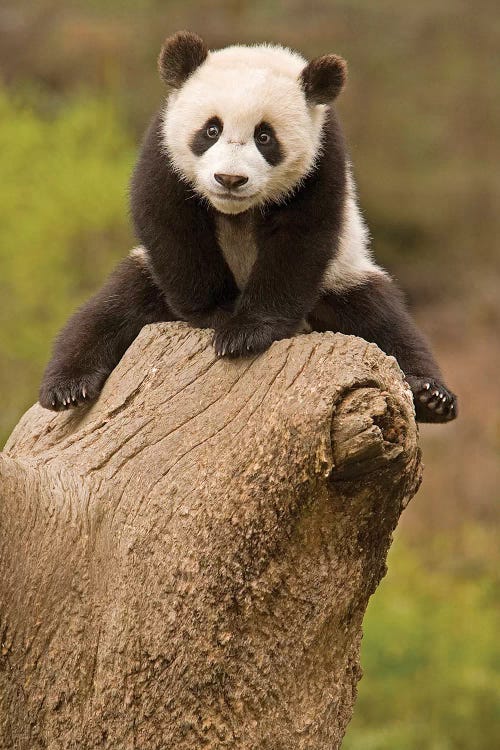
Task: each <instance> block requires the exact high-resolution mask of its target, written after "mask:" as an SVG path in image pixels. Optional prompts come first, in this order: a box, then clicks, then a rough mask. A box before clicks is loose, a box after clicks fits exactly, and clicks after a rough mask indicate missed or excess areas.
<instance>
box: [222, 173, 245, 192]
mask: <svg viewBox="0 0 500 750" xmlns="http://www.w3.org/2000/svg"><path fill="white" fill-rule="evenodd" d="M214 179H215V181H216V182H218V183H219V185H222V187H225V188H226V190H236V189H237V188H240V187H242V186H243V185H246V183H247V182H248V177H244V176H243V175H241V174H220V173H219V174H214Z"/></svg>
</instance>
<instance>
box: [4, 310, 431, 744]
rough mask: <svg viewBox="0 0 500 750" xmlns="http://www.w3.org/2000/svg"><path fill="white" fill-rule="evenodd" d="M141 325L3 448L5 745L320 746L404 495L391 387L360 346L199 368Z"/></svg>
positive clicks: (180, 330)
mask: <svg viewBox="0 0 500 750" xmlns="http://www.w3.org/2000/svg"><path fill="white" fill-rule="evenodd" d="M210 338H211V335H210V332H209V331H201V330H196V329H192V328H190V327H189V326H188V325H186V324H182V323H175V324H160V325H156V326H148V327H146V328H145V329H144V330H143V331H142V333H141V335H140V336H139V337H138V339H137V340H136V341H135V342H134V344H133V345H132V346H131V347H130V349H129V350H128V352H127V353H126V354H125V356H124V357H123V359H122V361H121V362H120V364H119V366H118V367H117V368H116V370H115V371H114V372H113V373H112V375H111V376H110V378H109V380H108V382H107V384H106V386H105V389H104V391H103V394H102V396H101V398H100V399H99V401H98V402H97V403H96V404H95V405H94V406H92V407H88V408H85V409H80V410H78V411H74V412H64V413H59V414H56V413H52V412H48V411H45V410H44V409H42V408H41V407H40V406H39V405H35V406H33V407H32V408H31V409H30V410H29V411H28V412H27V413H26V414H25V415H24V417H23V418H22V419H21V421H20V423H19V424H18V426H17V427H16V429H15V430H14V432H13V434H12V436H11V438H10V439H9V441H8V443H7V446H6V448H5V452H4V453H3V454H0V565H1V582H0V635H1V639H2V642H1V653H0V667H1V669H0V693H1V704H0V747H1V748H2V750H3V749H4V748H8V749H9V750H11V749H12V750H41V749H42V748H43V749H44V750H73V749H74V750H77V749H78V750H89V749H90V748H113V749H116V750H132V749H137V750H153V748H154V749H157V750H169V749H170V748H172V750H174V749H175V750H188V749H189V750H198V748H208V749H209V750H215V749H216V748H234V749H235V750H295V749H297V750H306V749H307V750H333V749H334V748H338V747H340V743H341V740H342V737H343V734H344V731H345V728H346V724H347V722H348V721H349V719H350V718H351V715H352V711H353V704H354V699H355V694H356V683H357V681H358V679H359V677H360V667H359V647H360V639H361V624H362V618H363V615H364V612H365V609H366V605H367V602H368V598H369V596H370V595H371V594H372V593H373V592H374V590H375V588H376V586H377V584H378V582H379V581H380V578H381V577H382V576H383V575H384V572H385V560H386V555H387V551H388V548H389V545H390V541H391V534H392V531H393V529H394V527H395V526H396V523H397V521H398V518H399V515H400V513H401V510H402V509H403V508H404V506H405V505H406V503H407V502H408V501H409V499H410V498H411V497H412V495H413V494H414V493H415V491H416V489H417V487H418V483H419V479H420V454H419V449H418V445H417V429H416V425H415V421H414V416H413V405H412V398H411V394H410V391H409V389H408V387H407V386H406V384H405V383H404V381H403V378H402V375H401V372H400V370H399V367H398V366H397V364H396V362H395V360H394V359H393V358H390V357H386V356H385V355H384V354H383V353H382V352H381V351H380V350H379V349H377V347H376V346H374V345H373V344H367V343H366V342H365V341H362V340H361V339H357V338H354V337H350V336H342V335H339V334H335V335H334V334H330V333H326V334H317V333H311V334H308V335H301V336H297V337H295V338H293V339H288V340H284V341H280V342H277V343H275V344H274V345H273V346H272V347H271V349H270V350H269V351H267V352H266V353H265V354H263V355H261V356H260V357H254V358H251V359H246V360H235V361H228V360H218V359H216V357H215V355H214V352H213V349H212V347H211V345H210Z"/></svg>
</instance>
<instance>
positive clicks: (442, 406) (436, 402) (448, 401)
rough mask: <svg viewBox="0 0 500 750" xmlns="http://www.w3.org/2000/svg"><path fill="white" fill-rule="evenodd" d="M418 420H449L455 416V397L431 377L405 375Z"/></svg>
mask: <svg viewBox="0 0 500 750" xmlns="http://www.w3.org/2000/svg"><path fill="white" fill-rule="evenodd" d="M406 379H407V381H408V383H409V384H410V388H411V390H412V393H413V401H414V403H415V414H416V416H417V421H418V422H450V421H451V420H452V419H455V418H456V416H457V413H458V412H457V397H456V396H455V394H454V393H452V392H451V391H449V390H448V388H446V386H444V385H443V384H442V383H440V382H439V381H437V380H434V379H432V378H417V377H414V376H407V378H406Z"/></svg>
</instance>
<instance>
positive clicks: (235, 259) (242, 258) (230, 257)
mask: <svg viewBox="0 0 500 750" xmlns="http://www.w3.org/2000/svg"><path fill="white" fill-rule="evenodd" d="M215 225H216V232H217V241H218V243H219V247H220V249H221V250H222V253H223V255H224V258H225V259H226V263H227V264H228V266H229V268H230V269H231V272H232V274H233V276H234V278H235V281H236V283H237V285H238V287H239V288H240V289H243V288H244V286H245V285H246V283H247V281H248V278H249V276H250V273H251V271H252V268H253V266H254V263H255V261H256V259H257V245H256V243H255V232H254V219H253V216H252V214H251V212H250V211H247V212H245V213H243V214H235V215H231V214H217V217H216V220H215Z"/></svg>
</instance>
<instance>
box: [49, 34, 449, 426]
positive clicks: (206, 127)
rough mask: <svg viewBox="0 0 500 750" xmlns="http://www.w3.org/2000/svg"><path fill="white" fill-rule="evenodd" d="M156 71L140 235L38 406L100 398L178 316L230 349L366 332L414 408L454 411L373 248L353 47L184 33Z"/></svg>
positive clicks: (141, 177) (68, 333)
mask: <svg viewBox="0 0 500 750" xmlns="http://www.w3.org/2000/svg"><path fill="white" fill-rule="evenodd" d="M159 71H160V75H161V78H162V79H163V82H164V83H165V84H166V87H167V90H168V95H167V98H166V101H165V104H164V106H163V107H162V108H161V109H160V111H159V112H158V113H157V114H156V116H155V117H154V118H153V120H152V122H151V124H150V127H149V129H148V131H147V133H146V135H145V138H144V141H143V144H142V148H141V151H140V155H139V158H138V162H137V165H136V167H135V170H134V173H133V177H132V184H131V215H132V220H133V224H134V227H135V231H136V233H137V237H138V240H139V243H140V244H139V245H138V247H136V248H135V249H134V250H133V251H132V253H131V254H130V255H129V257H127V258H126V259H125V260H124V261H122V263H121V264H120V265H118V267H117V268H116V270H115V271H114V272H113V273H112V274H111V276H110V278H109V279H108V281H107V282H106V283H105V284H104V286H103V287H102V289H101V290H100V291H99V292H97V294H96V295H95V296H94V297H93V298H92V299H91V300H90V301H89V302H87V303H86V304H85V305H84V306H83V307H82V308H81V309H80V310H78V312H76V314H75V315H74V316H73V317H72V318H71V319H70V320H69V322H68V323H67V324H66V326H65V327H64V329H63V330H62V332H61V333H60V334H59V336H58V338H57V339H56V342H55V345H54V350H53V356H52V359H51V361H50V362H49V364H48V366H47V368H46V371H45V374H44V376H43V381H42V384H41V388H40V394H39V401H40V404H41V405H42V406H43V407H45V408H47V409H53V410H56V411H59V410H64V409H68V408H71V407H76V406H79V405H81V404H84V403H90V402H92V401H93V400H95V399H96V398H97V397H98V395H99V393H100V391H101V389H102V387H103V384H104V382H105V380H106V378H107V377H108V375H109V374H110V372H111V371H112V370H113V368H114V367H115V366H116V364H117V363H118V361H119V360H120V358H121V357H122V355H123V354H124V352H125V350H126V349H127V348H128V346H129V345H130V344H131V342H132V341H133V340H134V339H135V337H136V336H137V335H138V334H139V332H140V330H141V329H142V327H143V326H144V325H146V324H148V323H155V322H159V321H176V320H182V321H187V322H188V323H190V324H192V325H194V326H198V327H202V328H211V329H213V330H214V334H213V346H214V348H215V352H216V354H217V356H219V357H228V358H231V357H244V356H251V355H256V354H258V353H259V352H262V351H264V350H265V349H267V348H268V347H269V346H270V345H271V344H272V343H273V341H277V340H279V339H283V338H287V337H290V336H293V335H294V334H296V333H297V332H299V331H310V330H314V331H339V332H341V333H344V334H352V335H355V336H360V337H362V338H364V339H366V340H367V341H369V342H374V343H375V344H377V345H378V346H379V347H380V348H381V349H382V350H383V351H384V352H386V353H387V354H389V355H393V356H394V357H395V358H396V359H397V361H398V363H399V365H400V367H401V369H402V370H403V372H404V374H405V376H406V380H407V382H408V383H409V385H410V387H411V389H412V392H413V396H414V403H415V410H416V416H417V419H418V420H420V421H422V422H446V421H449V420H452V419H454V418H455V416H456V414H457V400H456V397H455V395H454V394H453V393H452V392H451V391H450V390H449V389H448V388H447V387H446V386H445V385H444V384H443V379H442V375H441V373H440V370H439V367H438V365H437V364H436V362H435V360H434V357H433V355H432V353H431V351H430V349H429V346H428V344H427V342H426V340H425V338H424V337H423V335H422V334H421V333H420V332H419V330H418V329H417V328H416V326H415V324H414V322H413V321H412V319H411V317H410V315H409V313H408V311H407V308H406V306H405V303H404V300H403V298H402V295H401V292H400V291H399V289H398V288H397V286H396V285H395V284H394V282H393V281H392V279H391V278H390V276H389V274H388V273H387V272H386V271H385V270H384V269H382V268H381V267H380V266H378V265H377V264H376V263H375V262H374V260H373V258H372V255H371V252H370V248H369V237H368V231H367V228H366V226H365V223H364V221H363V218H362V215H361V213H360V210H359V207H358V203H357V198H356V186H355V182H354V179H353V175H352V170H351V165H350V162H349V158H348V155H347V151H346V146H345V143H344V139H343V136H342V132H341V129H340V125H339V121H338V119H337V115H336V113H335V109H334V107H333V102H334V100H335V99H336V97H337V96H338V95H339V93H340V92H341V90H342V88H343V86H344V83H345V79H346V64H345V62H344V60H343V59H342V58H341V57H339V56H337V55H334V54H327V55H323V56H321V57H318V58H316V59H314V60H312V61H311V62H307V61H306V60H305V59H304V58H303V57H301V55H299V54H298V53H296V52H293V51H291V50H289V49H286V48H284V47H281V46H277V45H269V44H261V45H255V46H240V45H236V46H231V47H227V48H224V49H221V50H217V51H209V50H208V48H207V47H206V45H205V43H204V41H203V40H202V39H200V37H198V36H197V35H196V34H193V33H190V32H179V33H177V34H174V35H173V36H171V37H169V38H168V39H167V40H166V42H165V44H164V46H163V48H162V50H161V53H160V56H159Z"/></svg>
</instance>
